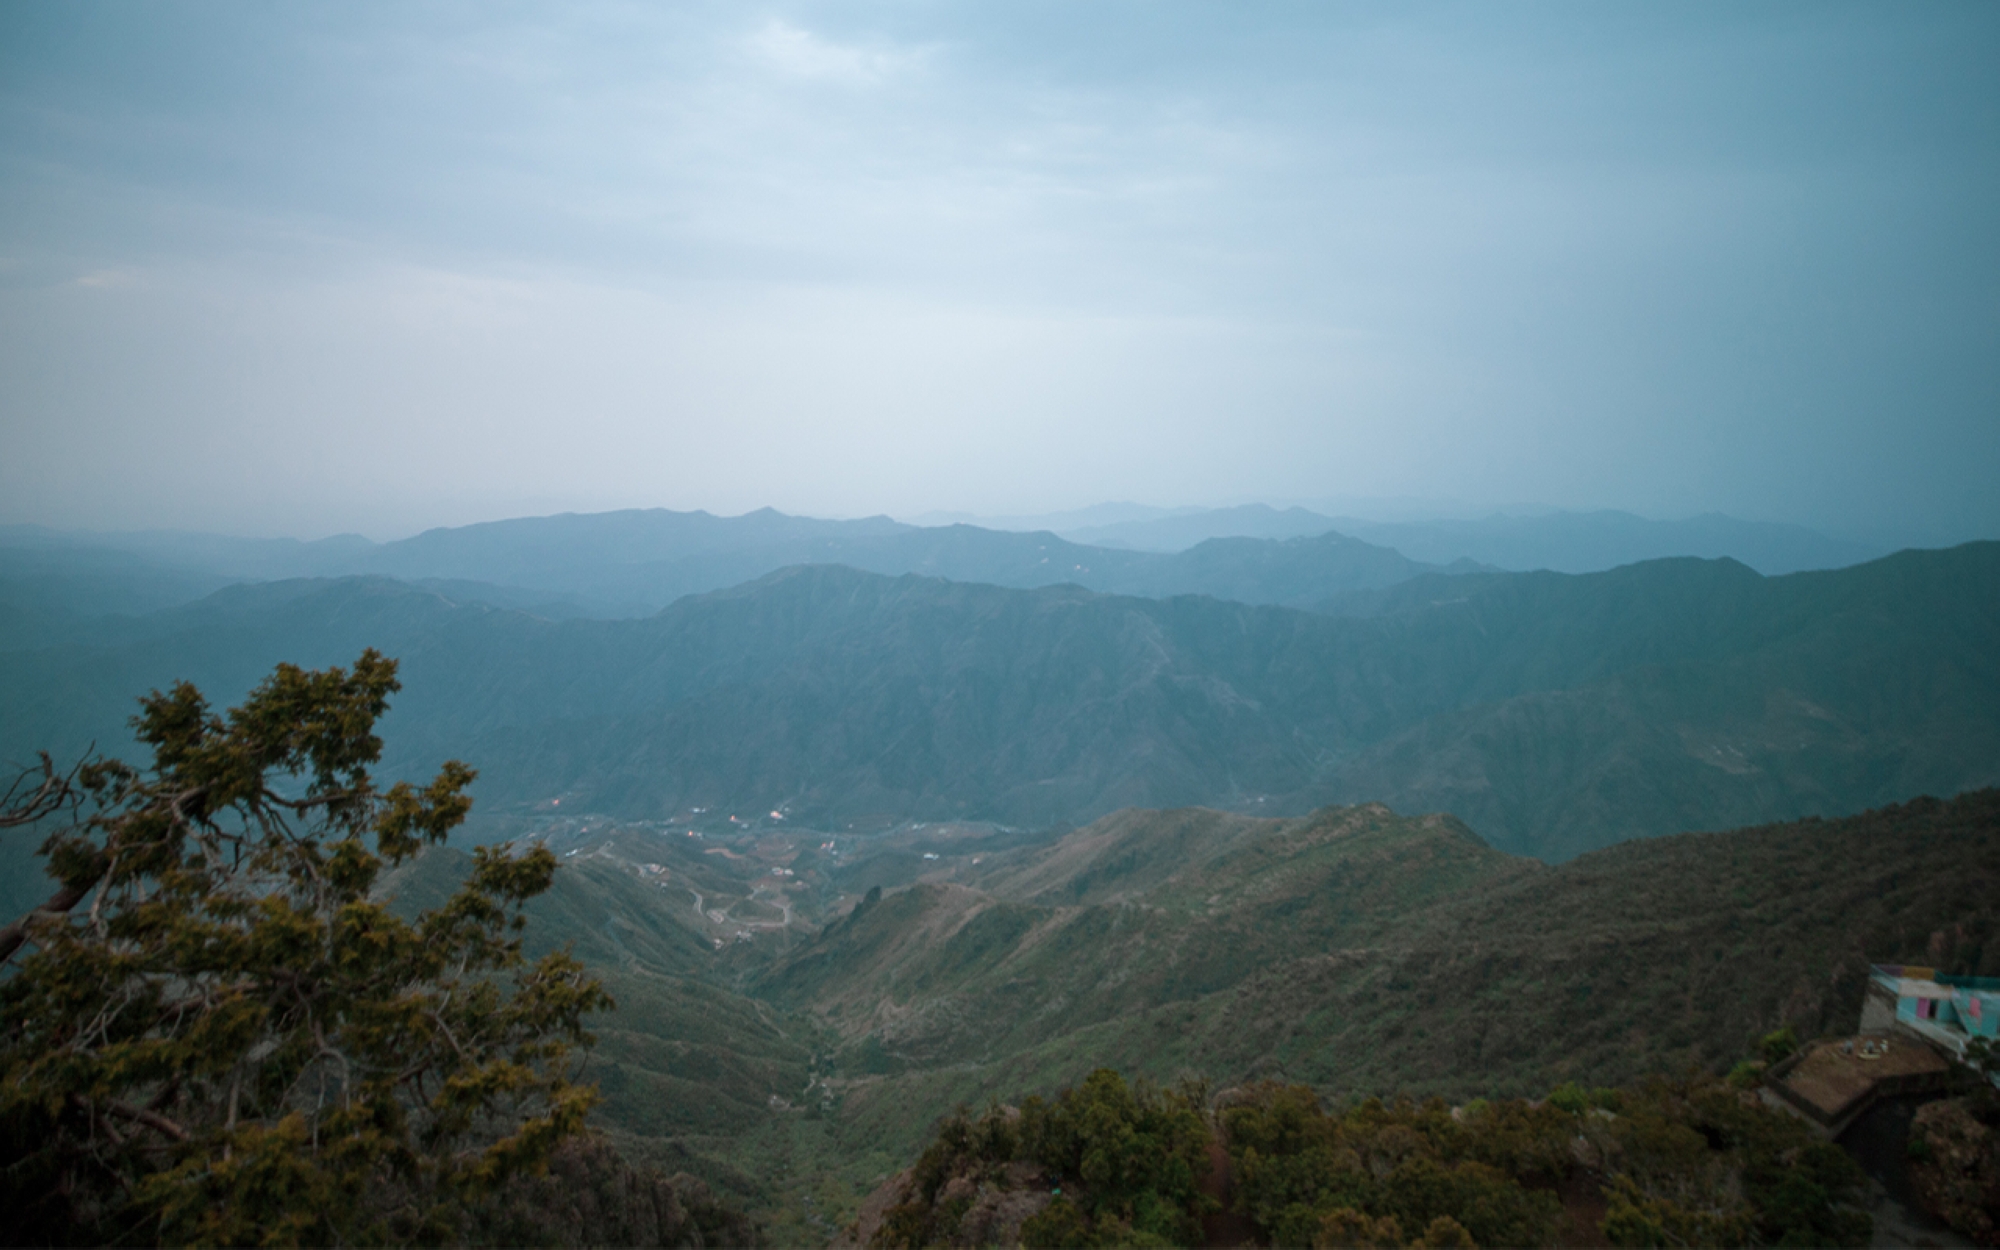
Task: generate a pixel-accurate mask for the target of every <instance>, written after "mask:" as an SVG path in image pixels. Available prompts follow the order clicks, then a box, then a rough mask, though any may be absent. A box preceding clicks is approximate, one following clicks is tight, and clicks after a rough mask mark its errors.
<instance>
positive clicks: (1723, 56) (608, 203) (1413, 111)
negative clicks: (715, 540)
mask: <svg viewBox="0 0 2000 1250" xmlns="http://www.w3.org/2000/svg"><path fill="white" fill-rule="evenodd" d="M0 433H4V437H5V444H4V445H5V448H6V452H5V456H4V459H0V520H12V521H23V520H25V521H38V522H42V523H47V524H57V525H65V526H89V527H129V526H167V525H171V526H181V527H191V528H213V529H224V530H231V531H235V532H242V533H271V534H276V533H286V534H297V535H300V536H316V535H319V534H325V533H329V532H333V531H337V530H358V531H360V532H363V533H366V534H369V535H370V536H371V537H376V538H388V537H395V536H398V535H400V534H403V533H408V532H410V531H412V530H415V529H417V528H420V527H422V526H424V525H429V524H440V523H458V522H464V521H470V520H478V519H487V518H491V517H497V516H505V515H517V514H522V513H529V512H546V511H556V510H562V509H579V510H595V509H601V508H612V507H627V506H666V507H673V508H697V507H700V508H707V509H710V510H711V511H718V512H741V511H745V510H747V509H750V508H755V507H758V506H762V505H766V504H769V505H772V506H776V507H778V508H781V509H784V510H786V511H791V512H802V513H810V514H817V515H860V514H866V513H874V512H892V513H898V514H903V515H908V514H912V513H918V512H923V511H925V510H928V509H955V510H969V511H975V512H1014V513H1018V512H1030V511H1040V510H1049V509H1056V508H1064V507H1074V506H1078V505H1082V504H1087V503H1092V502H1096V501H1099V500H1104V499H1137V500H1140V501H1143V502H1148V503H1156V504H1184V503H1196V504H1206V503H1224V502H1241V501H1246V500H1252V499H1262V500H1266V501H1271V502H1311V501H1321V500H1328V499H1340V498H1350V499H1351V498H1353V497H1387V496H1396V497H1411V496H1415V497H1431V498H1436V499H1438V500H1441V501H1450V502H1451V504H1452V505H1453V506H1456V507H1463V506H1468V505H1469V506H1479V505H1483V504H1491V503H1509V502H1526V501H1539V502H1545V503H1550V504H1556V505H1561V506H1573V507H1574V506H1613V507H1623V508H1629V509H1632V510H1635V511H1639V512H1642V513H1648V514H1651V515H1658V516H1676V515H1685V514H1689V513H1694V512H1699V511H1704V510H1710V509H1716V510H1722V511H1728V512H1732V513H1736V514H1738V515H1743V516H1749V517H1756V518H1767V519H1780V520H1796V521H1801V522H1805V523H1808V524H1814V525H1819V526H1822V527H1825V528H1832V529H1842V530H1848V531H1873V532H1876V533H1883V532H1888V533H1890V534H1893V535H1895V536H1899V537H1908V538H1913V539H1925V540H1932V541H1936V540H1943V539H1956V538H1965V537H1975V536H1984V537H2000V488H1997V487H1996V481H1997V480H2000V4H1994V3H1992V0H1975V2H1973V3H1965V4H1946V3H1921V4H1917V3H1904V2H1901V0H1899V2H1898V3H1893V4H1878V5H1862V6H1849V5H1841V4H1836V3H1827V2H1823V0H1815V2H1814V3H1809V4H1801V5H1786V4H1739V3H1728V4H1721V3H1718V4H1708V5H1700V4H1687V3H1673V4H1668V3H1660V4H1653V5H1637V4H1600V3H1589V4H1570V5H1530V4H1522V3H1509V4H1488V3H1480V4H1464V5H1456V4H1394V5H1391V4H1380V5H1375V4H1332V3H1311V4H1296V5H1280V4H1246V5H1238V4H1220V3H1202V4H1166V3H1149V4H1126V3H1102V2H1101V3H1073V2H1065V3H1048V4H1035V3H1023V2H1020V0H1008V2H1007V3H985V4H978V5H974V4H947V3H903V4H878V5H859V4H843V5H813V4H797V5H777V6H758V5H753V4H742V3H731V4H715V5H702V4H686V5H667V4H647V5H621V4H579V3H569V4H562V5H548V6H531V5H502V4H490V3H464V4H422V3H411V2H410V0H395V2H394V3H387V4H378V5H367V4H357V3H340V4H325V5H297V4H285V5H272V4H265V3H258V4H233V3H222V2H219V0H202V2H200V3H188V4H148V5H138V4H129V3H114V4H104V5H94V4H80V3H66V4H60V5H57V4H33V3H27V2H25V0H9V2H7V3H4V4H0Z"/></svg>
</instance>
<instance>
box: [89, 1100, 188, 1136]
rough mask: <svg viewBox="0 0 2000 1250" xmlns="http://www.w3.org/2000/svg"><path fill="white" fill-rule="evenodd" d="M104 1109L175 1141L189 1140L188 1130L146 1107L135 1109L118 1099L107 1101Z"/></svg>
mask: <svg viewBox="0 0 2000 1250" xmlns="http://www.w3.org/2000/svg"><path fill="white" fill-rule="evenodd" d="M104 1109H105V1110H106V1111H109V1112H110V1113H111V1114H113V1115H115V1116H120V1117H122V1118H124V1119H127V1120H131V1121H133V1122H134V1123H137V1124H143V1125H145V1126H146V1127H147V1128H149V1129H153V1130H154V1131H156V1132H159V1133H162V1134H165V1135H166V1136H168V1137H171V1138H173V1139H174V1140H175V1141H186V1140H187V1139H188V1132H187V1130H186V1129H184V1128H182V1127H181V1126H180V1125H178V1124H176V1123H174V1122H173V1121H172V1120H169V1119H168V1118H167V1117H165V1116H163V1115H161V1114H160V1113H159V1112H157V1111H148V1110H147V1109H146V1108H144V1107H135V1106H133V1105H132V1104H131V1103H129V1102H120V1101H119V1100H118V1099H116V1098H107V1099H105V1100H104Z"/></svg>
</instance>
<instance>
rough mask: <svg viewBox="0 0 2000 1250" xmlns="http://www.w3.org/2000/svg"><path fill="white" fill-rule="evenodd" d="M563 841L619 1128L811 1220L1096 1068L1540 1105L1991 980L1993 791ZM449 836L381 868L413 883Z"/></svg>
mask: <svg viewBox="0 0 2000 1250" xmlns="http://www.w3.org/2000/svg"><path fill="white" fill-rule="evenodd" d="M551 838H552V841H551V845H552V846H554V847H557V848H562V850H561V853H562V854H563V856H564V862H565V863H566V864H567V865H568V867H567V868H566V869H565V870H564V871H562V872H560V873H558V874H557V884H556V888H555V889H554V890H553V891H552V892H551V893H550V895H548V896H547V897H545V898H543V899H541V900H538V901H537V902H536V904H535V905H534V907H533V909H532V918H533V924H532V926H531V931H532V932H534V933H536V934H537V939H536V940H537V942H540V943H550V944H558V945H559V944H563V943H571V942H573V943H574V944H575V946H574V949H575V950H576V952H577V953H578V954H579V955H580V956H582V957H583V958H585V959H586V961H587V962H589V963H590V964H591V965H592V966H593V967H594V968H597V969H601V970H603V974H604V976H605V979H606V983H607V985H608V986H609V987H610V988H611V990H612V992H613V993H614V995H616V996H617V998H618V1000H619V1003H620V1007H619V1010H618V1012H617V1013H616V1014H615V1015H613V1016H611V1017H608V1018H606V1019H605V1020H603V1021H602V1022H601V1024H600V1025H599V1027H598V1032H599V1034H600V1037H601V1038H602V1041H601V1044H600V1047H599V1051H598V1056H597V1061H596V1063H597V1066H596V1067H595V1068H594V1069H593V1070H594V1072H595V1074H596V1075H597V1077H598V1078H599V1079H600V1080H601V1082H602V1084H603V1087H604V1089H605V1091H606V1093H607V1095H608V1097H609V1101H608V1103H607V1105H606V1107H605V1109H604V1111H603V1112H602V1119H603V1121H604V1123H606V1124H607V1125H608V1126H609V1127H610V1128H611V1129H612V1130H613V1134H614V1137H615V1139H616V1140H618V1141H619V1142H620V1144H621V1145H622V1146H623V1147H624V1149H625V1151H626V1153H627V1154H628V1156H630V1157H633V1158H637V1159H644V1160H652V1161H655V1162H659V1163H663V1164H667V1165H669V1166H670V1168H671V1169H678V1168H689V1169H691V1170H695V1171H697V1172H700V1173H702V1174H704V1175H706V1176H708V1177H710V1178H711V1179H712V1180H714V1181H715V1182H716V1183H718V1184H720V1185H722V1186H723V1187H724V1188H725V1190H727V1191H728V1192H731V1193H734V1194H735V1195H737V1198H738V1199H739V1200H740V1201H743V1202H747V1203H750V1204H752V1205H755V1206H757V1207H758V1208H759V1209H760V1210H763V1211H765V1212H766V1214H767V1217H768V1218H770V1219H774V1220H779V1221H781V1222H782V1221H794V1222H796V1225H797V1226H798V1227H799V1228H801V1229H817V1230H818V1231H819V1234H820V1235H825V1234H826V1233H829V1232H830V1231H831V1224H833V1223H838V1222H840V1221H841V1220H844V1219H845V1218H847V1215H848V1213H851V1212H852V1211H853V1210H854V1209H855V1207H854V1204H855V1203H856V1201H857V1200H858V1196H859V1194H860V1193H861V1192H865V1191H866V1190H868V1189H872V1188H873V1187H874V1185H875V1184H876V1183H878V1182H879V1180H880V1179H881V1178H882V1177H883V1176H885V1175H887V1174H888V1173H890V1172H892V1171H895V1170H896V1169H897V1168H900V1167H902V1166H904V1165H905V1164H906V1163H907V1162H908V1161H909V1160H910V1159H912V1158H914V1157H915V1154H916V1151H917V1149H918V1146H919V1144H920V1142H921V1140H922V1138H923V1137H924V1135H925V1134H927V1133H928V1132H929V1131H930V1128H931V1126H932V1125H933V1124H934V1123H935V1121H936V1119H937V1117H939V1116H940V1115H942V1114H944V1113H945V1112H946V1111H948V1110H949V1109H950V1108H951V1107H952V1106H954V1105H956V1104H957V1103H960V1102H970V1103H972V1104H974V1105H980V1104H982V1103H983V1102H984V1100H985V1099H986V1098H988V1097H989V1096H997V1097H1008V1098H1014V1097H1019V1096H1022V1095H1025V1094H1029V1093H1037V1092H1039V1093H1044V1094H1046V1093H1051V1092H1053V1091H1054V1090H1055V1089H1057V1088H1058V1087H1059V1086H1061V1085H1064V1084H1069V1083H1074V1082H1076V1081H1079V1080H1081V1079H1082V1078H1083V1077H1084V1076H1085V1075H1086V1074H1087V1073H1089V1072H1090V1071H1092V1070H1093V1069H1095V1068H1098V1067H1101V1066H1110V1067H1116V1068H1119V1069H1122V1070H1123V1071H1125V1072H1126V1073H1127V1074H1128V1075H1131V1076H1144V1077H1148V1078H1151V1079H1154V1080H1157V1081H1163V1082H1171V1081H1173V1080H1176V1079H1178V1078H1180V1077H1183V1076H1190V1075H1192V1076H1198V1077H1201V1078H1203V1079H1206V1080H1208V1081H1210V1082H1211V1083H1212V1085H1213V1087H1214V1088H1221V1087H1223V1086H1226V1085H1230V1084H1236V1083H1241V1082H1246V1081H1258V1080H1277V1081H1282V1082H1292V1083H1304V1084H1306V1085H1309V1086H1311V1087H1312V1088H1314V1089H1315V1090H1317V1091H1319V1092H1320V1094H1322V1095H1324V1096H1326V1097H1328V1098H1331V1099H1333V1100H1334V1101H1335V1103H1336V1104H1340V1103H1343V1102H1345V1101H1347V1100H1351V1099H1354V1098H1358V1097H1360V1096H1363V1095H1367V1094H1384V1095H1386V1094H1390V1093H1395V1092H1403V1093H1408V1094H1412V1095H1416V1096H1428V1095H1439V1096H1442V1097H1445V1098H1446V1099H1448V1100H1451V1101H1455V1102H1463V1101H1465V1100H1468V1099H1472V1098H1480V1097H1484V1098H1498V1097H1505V1096H1529V1097H1539V1096H1540V1095H1542V1094H1543V1093H1546V1092H1547V1091H1548V1090H1549V1089H1551V1088H1553V1087H1555V1086H1557V1085H1559V1084H1562V1083H1564V1082H1569V1081H1575V1082H1580V1083H1582V1084H1584V1085H1586V1086H1596V1085H1618V1084H1624V1083H1627V1082H1630V1081H1634V1080H1637V1079H1639V1078H1640V1077H1642V1076H1644V1075H1646V1074H1647V1073H1652V1072H1666V1073H1680V1072H1683V1071H1685V1070H1686V1069H1687V1068H1688V1067H1689V1066H1693V1067H1694V1068H1697V1069H1699V1070H1702V1071H1707V1072H1711V1073H1714V1072H1720V1071H1723V1070H1726V1069H1727V1068H1728V1067H1729V1066H1730V1065H1732V1064H1733V1063H1734V1062H1735V1061H1737V1060H1738V1059H1740V1058H1742V1057H1744V1056H1745V1055H1747V1054H1750V1053H1752V1052H1753V1051H1754V1048H1755V1045H1756V1042H1757V1039H1759V1038H1761V1037H1763V1036H1764V1035H1765V1034H1767V1033H1769V1032H1771V1031H1773V1030H1775V1029H1778V1028H1780V1027H1784V1026H1789V1027H1791V1028H1792V1029H1794V1030H1795V1031H1796V1032H1797V1033H1798V1034H1799V1035H1800V1036H1802V1037H1811V1036H1814V1035H1818V1034H1822V1033H1827V1032H1840V1031H1844V1030H1847V1029H1851V1028H1852V1027H1853V1025H1854V1023H1855V1020H1856V1018H1857V1015H1858V1012H1859V1010H1860V1002H1861V994H1862V986H1863V981H1864V978H1865V973H1866V969H1867V966H1868V964H1869V962H1871V961H1895V960H1899V959H1912V960H1914V959H1919V958H1921V959H1924V960H1926V961H1930V962H1933V963H1936V964H1937V965H1939V966H1941V967H1944V968H1948V969H1951V970H1954V971H1964V972H1977V973H1986V974H1993V973H2000V909H1996V904H1995V899H1996V898H2000V867H1996V866H2000V792H1996V791H1984V792H1980V793H1976V794H1970V795H1966V796H1964V797H1962V798H1959V799H1956V800H1953V801H1949V802H1944V801H1937V800H1921V801H1918V802H1913V803H1909V804H1905V805H1901V806H1898V807H1893V808H1888V809H1883V810H1880V811H1876V812H1871V813H1869V814H1867V815H1864V816H1859V817H1854V818H1850V819H1846V820H1839V821H1822V820H1810V821H1803V822H1796V823H1791V824H1785V825H1774V826H1765V827H1760V828H1754V829H1744V830H1738V831H1734V832H1729V833H1714V834H1687V835H1681V836H1676V837H1667V838H1660V839H1654V840H1650V841H1644V842H1633V843H1628V844H1625V845H1622V846H1619V847H1614V848H1612V849H1609V850H1606V851H1600V852H1595V853H1592V854H1589V855H1585V856H1581V857H1579V858H1577V859H1575V860H1573V861H1571V862H1569V863H1566V864H1563V865H1560V866H1558V867H1554V868H1550V867H1547V866H1544V865H1541V864H1539V863H1537V862H1535V861H1533V860H1527V859H1521V858H1516V857H1512V856H1507V855H1504V854H1501V853H1499V852H1496V851H1493V850H1491V849H1489V848H1487V847H1485V846H1483V845H1481V844H1480V843H1479V841H1478V840H1477V839H1476V838H1473V837H1471V836H1470V835H1469V834H1468V832H1467V831H1466V830H1465V829H1464V827H1463V826H1461V825H1459V824H1458V823H1457V822H1456V821H1454V820H1452V819H1450V818H1448V817H1442V816H1429V817H1416V818H1406V817H1402V816H1399V815H1396V814H1395V813H1393V812H1391V811H1389V810H1388V809H1386V808H1382V807H1380V806H1361V807H1352V808H1334V809H1327V810H1324V811H1321V812H1317V813H1314V814H1313V815H1311V816H1308V817H1304V818H1299V819H1292V820H1268V819H1257V818H1250V817H1242V816H1235V815H1229V814H1224V813H1218V812H1212V811H1200V810H1191V811H1167V812H1157V811H1155V812H1148V811H1127V812H1120V813H1117V814H1115V815H1113V816H1110V817H1107V818H1105V819H1104V820H1101V821H1098V822H1096V823H1094V824H1092V825H1090V826H1088V827H1086V828H1084V829H1079V830H1076V831H1074V832H1071V833H1069V834H1066V835H1063V836H1061V837H1058V838H1054V839H1048V838H1034V837H1027V836H1023V835H1018V834H1005V833H1002V832H1000V831H996V830H993V829H991V828H987V827H977V826H963V825H944V826H930V827H926V828H921V829H919V828H914V827H912V828H909V829H905V830H903V831H900V832H897V833H891V834H881V835H871V836H866V837H862V836H840V837H833V838H829V837H827V836H826V835H824V834H819V833H812V832H807V831H801V832H794V833H789V834H786V833H777V832H765V833H744V834H741V835H737V836H735V837H733V838H731V837H728V836H725V835H721V834H718V835H715V836H713V837H691V836H689V835H688V834H687V833H686V832H679V831H673V832H668V831H647V830H638V829H629V828H622V827H617V826H610V827H606V826H602V825H599V826H594V827H593V826H590V825H589V824H588V823H587V822H576V823H574V824H571V825H568V826H566V827H564V828H563V829H562V830H560V831H555V832H552V834H551ZM829 843H831V849H829V845H828V844H829ZM454 854H455V853H452V852H434V853H433V856H432V857H431V858H427V859H426V860H425V861H422V862H421V863H420V864H419V865H417V867H416V868H414V869H412V870H411V871H412V873H413V874H415V875H406V876H405V877H403V878H400V879H398V880H397V881H395V882H392V883H390V885H389V887H388V888H389V889H390V890H391V891H392V892H397V893H399V894H400V895H401V896H402V897H403V898H404V900H405V902H406V903H407V904H408V905H412V906H415V905H419V904H420V903H422V902H423V901H424V900H425V899H427V898H429V897H432V895H433V894H435V893H436V892H438V891H441V890H442V888H443V884H444V883H445V882H446V881H448V880H450V879H451V878H452V876H453V874H454V872H455V871H457V870H456V869H455V868H454V867H453V865H454V863H459V862H462V860H454V859H453V855H454ZM780 870H782V871H780ZM426 880H429V881H430V882H431V884H429V885H425V884H424V882H425V881H426ZM885 887H886V888H885Z"/></svg>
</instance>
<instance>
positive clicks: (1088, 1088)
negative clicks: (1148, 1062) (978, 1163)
mask: <svg viewBox="0 0 2000 1250" xmlns="http://www.w3.org/2000/svg"><path fill="white" fill-rule="evenodd" d="M1206 1103H1207V1090H1206V1089H1205V1088H1203V1087H1201V1086H1199V1085H1182V1086H1178V1087H1175V1088H1173V1089H1167V1090H1160V1089H1156V1088H1154V1087H1153V1086H1152V1085H1151V1084H1149V1083H1147V1082H1145V1081H1139V1082H1135V1083H1134V1084H1131V1085H1127V1084H1126V1083H1125V1079H1124V1078H1123V1077H1121V1076H1120V1075H1119V1074H1118V1073H1116V1072H1114V1071H1112V1070H1111V1069H1109V1068H1099V1069H1098V1070H1097V1071H1095V1072H1092V1073H1091V1074H1090V1075H1089V1076H1088V1077H1087V1078H1085V1080H1084V1082H1083V1084H1082V1085H1081V1086H1080V1087H1077V1088H1074V1089H1066V1090H1063V1091H1062V1092H1061V1093H1060V1094H1058V1095H1057V1096H1056V1098H1055V1099H1054V1100H1053V1101H1047V1102H1045V1101H1043V1100H1042V1099H1040V1098H1030V1099H1028V1100H1027V1101H1026V1102H1025V1103H1023V1104H1022V1107H1021V1132H1020V1143H1021V1146H1020V1149H1021V1155H1022V1157H1023V1158H1024V1159H1025V1160H1026V1161H1028V1162H1030V1163H1033V1164H1035V1165H1037V1166H1039V1167H1041V1168H1043V1169H1044V1170H1045V1171H1047V1172H1048V1174H1049V1175H1051V1176H1054V1177H1057V1178H1059V1179H1061V1180H1063V1181H1066V1182H1072V1183H1073V1184H1074V1186H1075V1188H1077V1189H1078V1190H1079V1192H1080V1202H1081V1206H1082V1209H1083V1211H1084V1213H1085V1214H1086V1215H1087V1216H1088V1217H1089V1219H1090V1221H1091V1223H1092V1225H1093V1226H1094V1227H1102V1226H1104V1225H1107V1224H1112V1223H1116V1224H1118V1225H1120V1226H1122V1227H1124V1228H1126V1229H1129V1230H1130V1231H1131V1232H1132V1233H1134V1234H1148V1235H1151V1236H1155V1237H1162V1238H1166V1239H1168V1240H1169V1241H1171V1242H1173V1243H1174V1244H1178V1245H1186V1244H1190V1243H1191V1242H1193V1241H1195V1240H1197V1239H1198V1237H1199V1234H1200V1223H1199V1221H1200V1215H1201V1211H1202V1209H1203V1204H1204V1201H1205V1200H1204V1198H1203V1196H1202V1194H1201V1191H1200V1188H1199V1185H1200V1180H1201V1177H1202V1176H1203V1175H1204V1174H1205V1173H1206V1172H1207V1171H1208V1142H1209V1131H1208V1121H1207V1107H1206Z"/></svg>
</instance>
